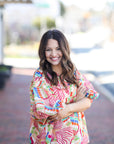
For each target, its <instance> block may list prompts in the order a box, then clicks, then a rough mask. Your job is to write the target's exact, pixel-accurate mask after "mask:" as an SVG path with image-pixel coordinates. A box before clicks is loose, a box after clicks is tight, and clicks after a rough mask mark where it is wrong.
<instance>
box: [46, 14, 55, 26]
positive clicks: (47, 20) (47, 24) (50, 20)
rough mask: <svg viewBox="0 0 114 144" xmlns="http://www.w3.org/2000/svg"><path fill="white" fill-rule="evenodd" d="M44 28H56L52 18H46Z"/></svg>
mask: <svg viewBox="0 0 114 144" xmlns="http://www.w3.org/2000/svg"><path fill="white" fill-rule="evenodd" d="M46 26H47V28H48V29H51V28H55V27H56V24H55V20H54V19H53V18H48V17H47V18H46Z"/></svg>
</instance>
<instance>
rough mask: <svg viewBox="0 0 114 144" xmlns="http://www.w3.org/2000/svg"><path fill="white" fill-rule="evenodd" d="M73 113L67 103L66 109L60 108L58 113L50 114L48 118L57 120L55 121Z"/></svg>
mask: <svg viewBox="0 0 114 144" xmlns="http://www.w3.org/2000/svg"><path fill="white" fill-rule="evenodd" d="M71 114H72V113H71V112H70V109H69V108H68V105H66V107H65V108H64V109H62V110H60V111H59V112H58V113H57V114H55V115H53V116H49V117H48V120H50V121H53V122H55V121H58V120H61V119H63V118H66V117H68V116H69V115H71Z"/></svg>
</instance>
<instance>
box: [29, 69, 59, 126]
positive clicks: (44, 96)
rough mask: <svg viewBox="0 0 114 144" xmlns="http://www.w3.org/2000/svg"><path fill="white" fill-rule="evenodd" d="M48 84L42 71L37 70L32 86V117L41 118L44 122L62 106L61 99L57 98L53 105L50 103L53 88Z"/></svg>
mask: <svg viewBox="0 0 114 144" xmlns="http://www.w3.org/2000/svg"><path fill="white" fill-rule="evenodd" d="M46 85H47V84H46V81H45V80H44V76H43V75H42V73H41V72H40V71H37V72H35V74H34V76H33V80H32V83H31V88H30V92H31V94H30V100H31V114H32V117H34V118H36V119H38V120H41V122H42V124H45V122H46V120H47V118H48V116H51V115H54V114H56V113H57V112H58V110H60V109H61V108H62V104H61V101H60V100H57V101H56V102H55V105H54V106H53V107H51V106H50V105H49V103H48V96H49V95H50V94H51V93H50V91H51V89H50V88H49V86H46Z"/></svg>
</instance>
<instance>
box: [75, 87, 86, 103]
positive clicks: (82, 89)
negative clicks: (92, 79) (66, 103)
mask: <svg viewBox="0 0 114 144" xmlns="http://www.w3.org/2000/svg"><path fill="white" fill-rule="evenodd" d="M86 92H87V88H86V87H84V86H80V87H79V88H78V89H77V95H76V101H79V100H80V99H82V98H84V97H85V95H86Z"/></svg>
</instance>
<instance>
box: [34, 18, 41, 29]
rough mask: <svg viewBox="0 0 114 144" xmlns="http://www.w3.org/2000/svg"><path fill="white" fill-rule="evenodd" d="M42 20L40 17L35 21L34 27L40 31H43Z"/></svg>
mask: <svg viewBox="0 0 114 144" xmlns="http://www.w3.org/2000/svg"><path fill="white" fill-rule="evenodd" d="M41 21H42V20H41V18H40V17H38V18H36V19H35V20H34V21H33V25H34V26H35V27H36V28H37V29H38V30H39V31H40V30H41Z"/></svg>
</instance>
